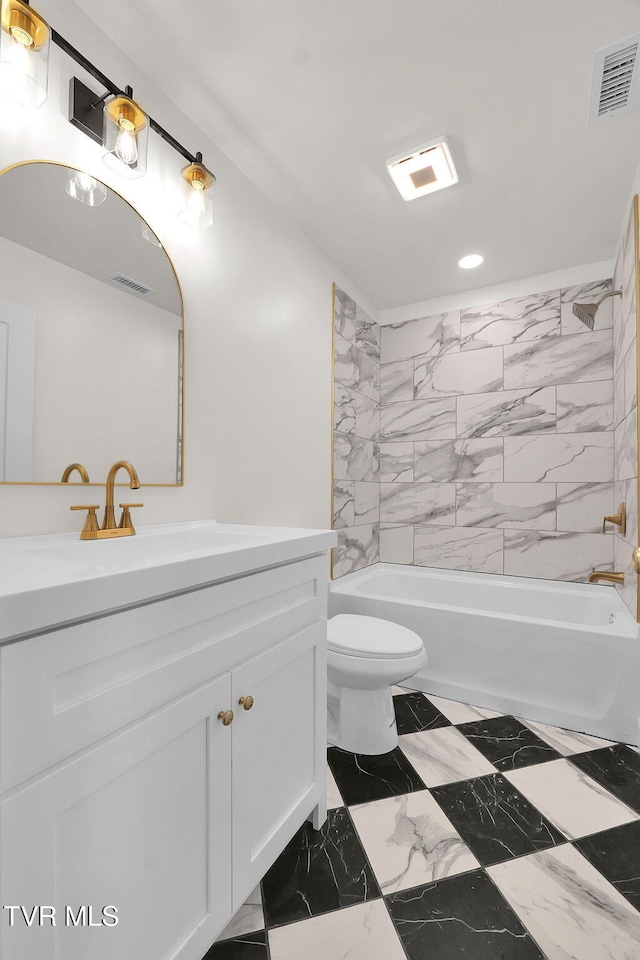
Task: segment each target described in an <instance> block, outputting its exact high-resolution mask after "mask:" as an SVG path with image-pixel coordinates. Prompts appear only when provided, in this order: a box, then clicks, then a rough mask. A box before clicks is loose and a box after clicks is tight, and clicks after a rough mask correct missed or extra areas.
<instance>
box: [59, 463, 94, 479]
mask: <svg viewBox="0 0 640 960" xmlns="http://www.w3.org/2000/svg"><path fill="white" fill-rule="evenodd" d="M74 470H77V471H78V473H79V474H80V479H81V481H82V482H83V483H89V482H90V481H89V474H88V473H87V471H86V469H85V467H83V466H82V464H81V463H70V464H69V466H68V467H66V468H65V471H64V473H63V474H62V480H61V481H60V483H69V477H70V476H71V474H72V473H73V471H74Z"/></svg>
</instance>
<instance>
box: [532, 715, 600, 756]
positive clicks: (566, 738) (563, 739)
mask: <svg viewBox="0 0 640 960" xmlns="http://www.w3.org/2000/svg"><path fill="white" fill-rule="evenodd" d="M518 719H521V720H522V722H523V723H524V724H525V726H527V727H529V730H533V732H534V733H535V734H537V735H538V736H539V737H540V739H541V740H544V742H545V743H548V744H549V746H550V747H553V749H554V750H557V751H558V753H561V754H562V756H563V757H569V756H571V754H573V753H586V751H587V750H598V749H599V748H600V747H610V746H611V741H610V740H602V739H601V738H600V737H592V736H590V735H589V734H587V733H577V732H576V731H575V730H564V729H563V728H562V727H552V726H551V725H550V724H548V723H539V722H538V721H537V720H525V719H524V718H518Z"/></svg>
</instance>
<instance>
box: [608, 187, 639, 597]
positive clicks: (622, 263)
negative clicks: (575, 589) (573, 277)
mask: <svg viewBox="0 0 640 960" xmlns="http://www.w3.org/2000/svg"><path fill="white" fill-rule="evenodd" d="M636 200H637V198H636ZM636 227H637V223H636V217H635V212H634V209H633V208H632V209H631V211H630V213H629V217H628V220H627V222H626V226H625V230H624V234H623V239H622V243H621V246H620V250H619V251H618V258H617V261H616V268H615V273H614V280H613V282H614V287H615V289H616V290H618V289H621V290H622V297H614V298H613V301H612V303H613V318H612V319H613V428H614V433H613V438H614V440H613V450H614V503H615V507H616V512H617V507H618V504H619V503H621V502H623V501H624V502H625V503H626V506H627V529H626V532H625V534H624V537H623V536H621V535H620V534H619V533H616V536H615V545H614V565H615V569H616V570H619V571H621V572H622V573H624V574H625V583H624V586H622V587H619V588H617V589H618V590H619V592H620V594H621V596H622V598H623V599H624V601H625V603H626V604H627V606H628V607H629V609H630V610H631V612H632V613H633V614H634V616H635V615H636V612H637V603H638V597H637V583H638V578H637V576H636V573H635V571H634V569H633V567H632V564H631V555H632V552H633V550H634V549H635V548H636V547H637V546H638V374H637V370H636V363H637V344H636V334H637V306H638V305H637V302H636V291H637V286H636V280H637V278H636V264H637V259H638V253H637V251H638V243H639V240H638V237H637V231H636Z"/></svg>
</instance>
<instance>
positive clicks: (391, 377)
mask: <svg viewBox="0 0 640 960" xmlns="http://www.w3.org/2000/svg"><path fill="white" fill-rule="evenodd" d="M395 400H413V360H396V361H395V363H383V364H382V366H381V367H380V403H393V402H394V401H395Z"/></svg>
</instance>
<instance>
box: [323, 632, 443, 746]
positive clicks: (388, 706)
mask: <svg viewBox="0 0 640 960" xmlns="http://www.w3.org/2000/svg"><path fill="white" fill-rule="evenodd" d="M426 662H427V652H426V650H425V648H424V644H423V642H422V640H421V638H420V637H419V636H418V635H417V634H416V633H413V631H411V630H407V628H406V627H402V626H400V624H398V623H392V622H391V621H390V620H380V619H379V618H378V617H363V616H356V615H354V614H346V613H341V614H338V616H336V617H332V618H331V619H330V620H329V623H328V630H327V663H328V681H329V683H328V715H327V719H328V740H329V743H330V744H332V745H333V746H336V747H341V748H342V749H343V750H348V751H350V752H351V753H364V754H369V755H373V754H379V753H388V752H389V751H390V750H393V749H394V748H395V747H397V746H398V731H397V729H396V718H395V713H394V709H393V698H392V696H391V687H392V686H393V685H394V684H395V683H400V682H401V681H402V680H407V679H408V678H409V677H411V676H413V674H414V673H417V671H418V670H420V669H422V667H424V665H425V664H426Z"/></svg>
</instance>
